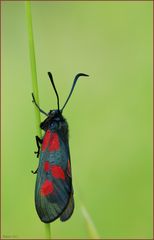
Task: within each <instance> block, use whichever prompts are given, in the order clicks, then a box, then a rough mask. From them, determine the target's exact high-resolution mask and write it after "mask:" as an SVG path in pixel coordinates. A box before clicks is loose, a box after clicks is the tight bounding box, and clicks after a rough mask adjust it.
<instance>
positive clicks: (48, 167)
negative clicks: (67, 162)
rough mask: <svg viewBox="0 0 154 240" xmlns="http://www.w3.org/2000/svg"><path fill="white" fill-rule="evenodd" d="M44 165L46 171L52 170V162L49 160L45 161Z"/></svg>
mask: <svg viewBox="0 0 154 240" xmlns="http://www.w3.org/2000/svg"><path fill="white" fill-rule="evenodd" d="M43 166H44V171H45V172H47V171H49V170H50V163H49V162H48V161H45V162H44V165H43Z"/></svg>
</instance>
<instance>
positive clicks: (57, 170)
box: [51, 165, 65, 180]
mask: <svg viewBox="0 0 154 240" xmlns="http://www.w3.org/2000/svg"><path fill="white" fill-rule="evenodd" d="M51 173H52V176H53V177H55V178H61V179H62V180H65V174H64V171H63V169H62V168H61V167H60V166H57V165H54V166H51Z"/></svg>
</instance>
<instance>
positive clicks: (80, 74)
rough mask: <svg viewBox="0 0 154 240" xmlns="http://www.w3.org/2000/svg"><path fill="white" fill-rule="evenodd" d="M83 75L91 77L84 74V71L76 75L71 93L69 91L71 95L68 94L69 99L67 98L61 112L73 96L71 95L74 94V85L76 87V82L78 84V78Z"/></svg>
mask: <svg viewBox="0 0 154 240" xmlns="http://www.w3.org/2000/svg"><path fill="white" fill-rule="evenodd" d="M81 76H84V77H89V75H87V74H84V73H78V74H77V75H76V76H75V78H74V81H73V85H72V88H71V91H70V93H69V95H68V97H67V99H66V102H65V104H64V106H63V107H62V109H61V110H60V111H61V112H62V111H63V110H64V108H65V106H66V104H67V102H68V100H69V99H70V97H71V95H72V92H73V89H74V87H75V84H76V82H77V80H78V78H79V77H81Z"/></svg>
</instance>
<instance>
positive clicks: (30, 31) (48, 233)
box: [25, 1, 51, 239]
mask: <svg viewBox="0 0 154 240" xmlns="http://www.w3.org/2000/svg"><path fill="white" fill-rule="evenodd" d="M25 4H26V16H27V29H28V41H29V55H30V64H31V74H32V78H31V79H32V90H33V93H34V96H35V99H36V102H37V104H38V105H39V94H38V83H37V72H36V59H35V47H34V38H33V27H32V15H31V6H30V1H26V3H25ZM34 111H35V126H36V134H37V135H38V136H39V137H40V138H41V137H42V133H41V129H40V122H41V116H40V112H39V110H38V109H37V108H36V107H35V105H34ZM45 234H46V238H47V239H51V231H50V224H45Z"/></svg>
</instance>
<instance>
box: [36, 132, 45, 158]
mask: <svg viewBox="0 0 154 240" xmlns="http://www.w3.org/2000/svg"><path fill="white" fill-rule="evenodd" d="M35 139H36V144H37V151H35V152H34V153H35V154H37V158H38V157H39V154H40V144H42V142H43V140H42V139H41V138H39V137H38V136H35Z"/></svg>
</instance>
